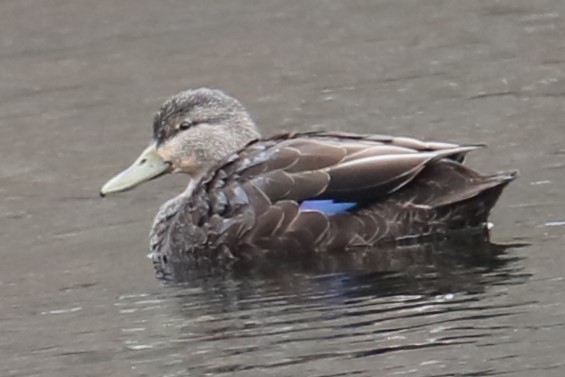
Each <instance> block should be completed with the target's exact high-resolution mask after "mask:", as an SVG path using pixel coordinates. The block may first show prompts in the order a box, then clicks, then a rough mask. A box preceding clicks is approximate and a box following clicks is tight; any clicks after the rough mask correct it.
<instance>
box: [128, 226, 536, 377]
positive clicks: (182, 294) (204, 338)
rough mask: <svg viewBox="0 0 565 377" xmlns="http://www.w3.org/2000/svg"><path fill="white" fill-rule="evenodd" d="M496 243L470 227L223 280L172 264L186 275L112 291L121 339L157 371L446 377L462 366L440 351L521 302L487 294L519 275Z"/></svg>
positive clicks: (457, 345)
mask: <svg viewBox="0 0 565 377" xmlns="http://www.w3.org/2000/svg"><path fill="white" fill-rule="evenodd" d="M506 249H507V246H502V245H495V244H492V243H490V242H488V240H486V239H485V235H477V236H475V237H471V238H469V237H467V238H453V239H450V240H444V241H443V242H440V243H435V244H427V245H419V246H416V245H413V246H409V247H408V246H407V247H403V248H399V249H396V250H378V251H377V250H373V251H372V252H369V251H362V252H359V253H356V254H346V255H332V256H329V255H325V256H316V257H310V258H309V259H308V260H304V261H300V262H296V263H292V264H288V265H278V267H277V266H275V265H263V266H255V269H253V270H251V271H247V272H244V271H242V270H233V271H230V273H229V274H227V273H225V274H223V275H221V276H217V275H216V276H205V277H203V276H197V277H194V276H193V277H192V278H191V279H189V278H188V274H184V275H183V274H182V271H183V270H182V268H178V269H177V270H176V271H174V272H175V273H177V275H175V277H176V278H177V279H179V278H182V280H184V283H183V284H182V285H173V286H171V287H170V288H169V289H168V290H167V292H166V293H165V294H161V295H160V296H159V297H135V296H133V297H132V296H127V297H121V298H120V300H119V301H118V303H117V305H118V306H119V307H120V311H121V313H122V315H123V316H124V320H125V323H127V326H126V327H125V328H124V329H123V341H124V342H125V344H126V345H127V346H128V348H129V349H130V350H131V351H132V352H133V354H134V357H135V360H136V362H137V363H141V364H144V365H145V366H147V365H149V364H147V363H150V362H151V360H155V355H156V354H158V355H159V357H160V361H159V363H158V364H159V366H158V367H157V366H155V367H156V368H157V369H158V372H159V373H165V374H166V375H177V374H178V375H183V374H186V372H187V371H191V372H194V373H196V374H203V373H212V374H222V373H226V374H228V373H229V374H230V375H231V374H232V373H237V372H241V373H242V375H249V374H248V373H250V372H253V373H257V375H261V374H262V373H275V374H277V375H278V373H281V374H283V375H284V374H285V372H287V368H291V367H292V368H297V367H300V368H302V369H303V370H309V369H310V370H316V371H317V373H321V375H340V374H341V373H345V374H348V375H350V374H355V372H357V373H359V374H361V375H365V373H369V375H371V374H370V373H376V372H378V371H383V372H386V371H388V372H386V373H391V372H392V371H396V372H399V373H400V372H406V371H407V369H406V368H407V367H406V365H410V366H411V367H414V366H415V365H420V367H421V368H422V371H425V372H426V373H432V372H433V373H440V372H442V373H447V375H450V374H449V372H460V370H459V369H457V368H455V369H450V368H453V367H456V365H457V362H454V363H453V365H449V364H450V361H449V360H450V357H446V353H453V356H452V357H453V358H454V359H455V360H457V359H461V358H465V357H467V356H468V353H466V352H472V351H473V350H476V348H475V347H479V346H480V347H488V345H489V344H490V342H492V341H493V339H496V337H498V336H500V335H501V334H503V333H505V332H508V331H510V329H509V325H508V320H507V319H508V318H507V317H508V316H511V315H513V314H515V313H517V312H519V311H520V310H521V306H522V305H524V304H523V303H508V304H501V303H492V302H490V301H491V300H490V298H491V297H492V296H493V292H490V293H488V291H493V290H495V289H494V287H499V288H500V287H501V288H504V286H505V285H508V284H518V283H521V282H523V281H524V280H525V279H527V275H525V274H522V273H521V272H520V271H519V270H518V269H517V267H513V266H516V265H517V264H516V263H514V260H513V258H510V257H509V256H508V255H507V254H506V252H505V250H506ZM489 287H490V288H489ZM495 291H496V290H495ZM494 295H495V296H496V295H497V294H494ZM151 312H152V313H153V315H149V313H151ZM140 313H141V314H140ZM500 318H503V319H506V320H503V321H502V322H501V321H500V320H499V319H500ZM162 321H164V322H162ZM148 349H150V350H151V351H148ZM156 350H158V352H156ZM412 350H418V352H417V353H411V352H410V351H412ZM462 351H463V352H462ZM509 357H511V355H509ZM406 358H410V362H407V359H406ZM414 358H415V359H414ZM163 359H164V360H163ZM353 360H356V361H354V362H351V361H353ZM418 360H420V361H418ZM290 370H293V371H296V369H289V370H288V371H290ZM469 372H473V373H476V375H483V374H481V373H483V372H481V370H473V371H469ZM334 373H335V374H334ZM413 373H414V372H413ZM426 373H421V374H418V373H416V375H426ZM373 375H374V374H373Z"/></svg>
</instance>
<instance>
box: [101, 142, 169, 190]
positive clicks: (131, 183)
mask: <svg viewBox="0 0 565 377" xmlns="http://www.w3.org/2000/svg"><path fill="white" fill-rule="evenodd" d="M169 168H170V164H169V163H167V162H165V161H163V159H162V158H161V157H160V156H159V154H157V147H156V145H155V143H152V144H151V145H149V146H148V147H147V148H146V149H145V150H144V151H143V152H142V153H141V155H140V156H139V157H138V158H137V160H135V162H134V163H133V164H132V165H131V166H130V167H129V168H127V169H126V170H124V171H123V172H121V173H119V174H118V175H116V176H115V177H113V178H112V179H110V180H109V181H108V182H106V184H105V185H104V186H102V189H101V190H100V195H101V196H106V195H107V194H113V193H115V192H121V191H126V190H130V189H132V188H134V187H136V186H138V185H140V184H142V183H143V182H147V181H150V180H152V179H154V178H157V177H159V176H161V175H163V174H165V173H168V172H169Z"/></svg>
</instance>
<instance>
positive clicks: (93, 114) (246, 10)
mask: <svg viewBox="0 0 565 377" xmlns="http://www.w3.org/2000/svg"><path fill="white" fill-rule="evenodd" d="M564 14H565V7H564V6H563V3H562V1H559V0H555V1H550V0H547V1H544V0H498V1H494V0H493V1H489V0H487V1H479V0H467V1H444V0H431V1H425V2H424V1H408V0H406V1H405V0H400V1H397V0H389V1H347V2H337V1H321V0H319V1H318V0H317V1H308V2H288V1H271V0H269V1H261V2H245V1H235V0H233V1H204V0H202V1H180V0H165V1H159V2H157V1H133V0H124V1H119V2H118V1H110V0H101V1H95V2H94V1H83V0H76V1H64V0H50V1H38V0H21V1H3V2H1V3H0V83H1V85H0V157H1V160H0V198H1V200H0V237H1V243H0V245H1V247H0V256H1V257H2V263H0V360H1V362H0V375H2V376H7V377H11V376H26V377H28V376H185V375H194V376H200V375H226V376H227V375H229V376H266V375H267V376H346V375H347V376H350V375H351V376H395V375H409V376H497V375H510V376H563V375H565V361H564V360H565V359H564V357H563V355H564V354H565V342H564V341H563V339H564V338H565V272H564V270H565V257H564V250H563V244H564V241H565V238H564V234H565V190H564V189H563V187H564V185H565V125H564V119H565V102H564V100H565V21H564V19H563V16H564ZM204 85H206V86H212V87H218V88H222V89H224V90H226V91H228V92H229V93H230V94H232V95H234V96H235V97H237V98H239V99H241V101H242V102H243V103H244V104H245V105H246V106H247V107H248V108H249V110H250V112H251V113H252V114H253V115H254V117H255V119H256V121H257V123H258V124H259V126H260V128H261V129H262V131H263V132H264V133H265V134H270V133H273V132H275V131H277V130H280V129H302V130H305V129H322V128H323V129H340V130H348V131H354V132H380V133H393V134H398V135H411V136H415V137H419V138H425V139H439V140H448V141H456V142H461V143H486V144H489V146H490V148H489V149H486V150H481V151H478V152H476V153H473V154H472V155H471V156H470V158H469V163H470V164H471V165H472V166H474V167H476V168H478V169H480V170H481V171H484V172H495V171H499V170H508V169H513V168H518V169H520V171H521V177H520V179H519V180H517V181H516V182H515V183H513V184H511V185H510V186H509V188H508V189H507V191H506V192H505V193H504V194H503V196H502V198H501V200H500V202H499V204H498V205H497V207H496V209H495V211H494V212H493V216H492V221H493V223H494V225H495V226H494V229H493V230H492V241H493V243H494V244H490V243H487V242H484V241H481V240H477V239H464V240H461V239H460V240H451V241H448V242H443V243H441V244H436V245H423V246H421V247H416V246H406V247H404V248H402V249H399V250H381V251H379V252H375V253H373V254H368V255H364V256H362V257H361V258H360V259H355V258H354V260H347V259H345V260H344V259H323V260H312V261H307V262H308V263H303V264H302V265H299V266H296V265H295V266H292V268H291V267H288V266H282V265H281V266H277V267H276V268H270V269H268V270H266V271H253V272H250V273H242V272H238V271H234V272H233V273H231V274H227V275H226V276H222V277H213V278H210V277H208V278H205V277H194V278H192V279H188V280H189V281H188V282H187V283H185V284H176V285H175V284H170V285H164V284H162V283H161V282H159V281H158V280H157V279H155V277H154V274H153V270H152V266H151V264H150V262H149V260H147V259H146V258H145V255H146V254H147V249H148V247H147V243H148V241H147V234H148V229H149V226H150V224H151V221H152V217H153V215H154V213H155V212H156V210H157V208H158V206H159V205H160V204H161V203H162V202H164V201H165V200H166V199H168V198H170V197H172V196H173V195H175V194H176V193H178V192H179V191H181V190H182V189H183V187H184V185H186V178H184V177H181V176H176V177H166V178H163V179H161V180H159V181H156V182H152V183H149V184H147V185H145V186H143V187H140V188H139V189H137V190H135V191H133V192H130V193H127V194H124V195H118V196H115V197H111V198H106V199H104V200H102V199H100V198H99V197H98V196H97V193H98V190H99V187H100V186H101V184H102V183H103V182H104V181H105V180H106V179H107V178H109V177H110V176H111V175H113V174H114V173H116V172H117V171H118V170H120V169H121V168H123V167H125V166H127V165H128V164H129V163H130V162H131V161H132V160H133V158H135V157H136V155H137V153H138V152H139V151H140V150H141V149H142V148H143V147H144V146H145V145H146V143H147V142H148V140H149V138H150V123H151V116H152V113H153V112H154V111H155V110H156V109H157V108H158V106H159V105H160V103H161V102H162V101H163V100H164V98H165V97H166V96H168V95H170V94H172V93H175V92H177V91H180V90H182V89H185V88H188V87H198V86H204ZM508 244H513V245H517V244H520V245H521V246H520V247H516V246H515V247H507V246H503V245H508ZM523 244H528V245H527V246H524V245H523ZM359 260H361V261H362V263H360V264H359V263H358V262H359ZM287 267H288V268H287Z"/></svg>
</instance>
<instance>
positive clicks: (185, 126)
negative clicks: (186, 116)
mask: <svg viewBox="0 0 565 377" xmlns="http://www.w3.org/2000/svg"><path fill="white" fill-rule="evenodd" d="M193 125H194V123H192V122H189V121H188V120H183V121H182V122H181V123H180V124H179V130H187V129H189V128H190V127H192V126H193Z"/></svg>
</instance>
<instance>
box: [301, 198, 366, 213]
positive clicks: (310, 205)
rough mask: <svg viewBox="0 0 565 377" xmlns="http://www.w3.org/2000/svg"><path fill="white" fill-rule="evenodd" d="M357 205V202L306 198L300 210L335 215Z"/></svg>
mask: <svg viewBox="0 0 565 377" xmlns="http://www.w3.org/2000/svg"><path fill="white" fill-rule="evenodd" d="M356 205H357V203H356V202H335V201H333V200H332V199H321V200H305V201H303V202H302V203H300V207H299V210H300V211H305V210H314V211H320V212H322V213H324V214H326V215H335V214H338V213H344V212H347V211H349V210H350V209H351V208H353V207H355V206H356Z"/></svg>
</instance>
